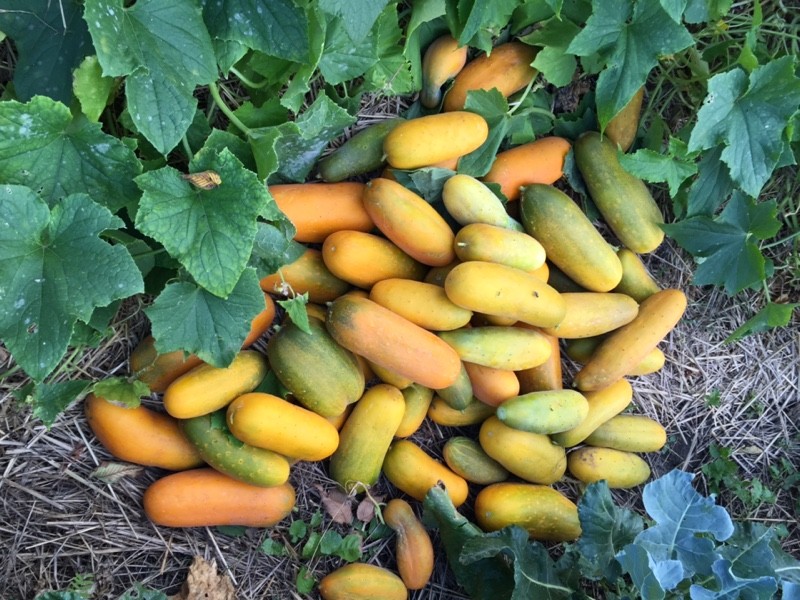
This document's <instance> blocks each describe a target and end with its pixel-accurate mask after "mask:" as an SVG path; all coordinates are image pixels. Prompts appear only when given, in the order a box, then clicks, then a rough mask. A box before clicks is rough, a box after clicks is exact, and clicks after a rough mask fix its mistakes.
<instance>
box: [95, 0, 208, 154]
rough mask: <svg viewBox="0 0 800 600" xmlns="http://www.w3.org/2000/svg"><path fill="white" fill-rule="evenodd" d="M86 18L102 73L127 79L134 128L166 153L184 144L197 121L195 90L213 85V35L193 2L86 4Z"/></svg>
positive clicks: (141, 0)
mask: <svg viewBox="0 0 800 600" xmlns="http://www.w3.org/2000/svg"><path fill="white" fill-rule="evenodd" d="M85 18H86V22H87V23H88V25H89V32H90V33H91V35H92V41H93V42H94V47H95V50H96V52H97V58H98V60H99V61H100V65H101V66H102V67H103V74H104V75H107V76H112V77H119V76H127V80H126V82H125V92H126V94H127V100H128V110H129V111H130V115H131V119H133V123H134V124H135V125H136V128H137V129H138V130H139V131H140V132H141V133H142V134H143V135H144V136H145V138H147V140H148V141H149V142H150V143H151V144H153V146H154V147H155V148H156V149H157V150H158V151H159V152H161V153H162V154H167V153H168V152H169V151H170V150H172V149H173V148H174V147H175V146H177V145H178V142H180V139H181V137H182V136H183V134H184V133H186V130H187V129H188V128H189V125H190V124H191V122H192V119H193V118H194V114H195V109H196V107H197V100H196V99H195V98H194V88H195V87H196V86H197V85H202V84H207V83H211V82H213V81H214V80H215V79H216V77H217V65H216V60H215V56H214V48H213V46H212V44H211V37H210V35H209V33H208V30H207V29H206V26H205V24H204V23H203V19H202V15H201V12H200V8H199V6H198V5H197V4H196V3H195V2H193V1H192V0H172V1H171V2H161V1H160V0H138V1H137V2H136V3H135V4H134V5H133V6H131V7H130V8H126V7H125V4H124V2H123V0H86V8H85Z"/></svg>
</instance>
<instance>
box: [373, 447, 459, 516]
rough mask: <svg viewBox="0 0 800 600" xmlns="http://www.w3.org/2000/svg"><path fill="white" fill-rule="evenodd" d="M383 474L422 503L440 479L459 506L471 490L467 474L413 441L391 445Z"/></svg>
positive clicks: (452, 499)
mask: <svg viewBox="0 0 800 600" xmlns="http://www.w3.org/2000/svg"><path fill="white" fill-rule="evenodd" d="M383 474H384V475H386V479H388V480H389V482H390V483H391V484H392V485H393V486H395V487H396V488H397V489H398V490H400V491H402V492H405V493H406V494H408V495H409V496H411V497H412V498H414V499H416V500H419V501H420V502H422V500H424V499H425V495H426V494H427V493H428V490H430V489H431V488H432V487H434V486H435V485H436V484H437V483H438V482H440V481H441V482H442V483H443V484H444V487H445V490H446V491H447V495H448V496H449V497H450V500H451V501H452V502H453V504H454V505H455V506H456V507H458V506H461V505H462V504H464V501H465V500H466V499H467V493H468V492H469V488H468V486H467V482H466V480H465V479H464V478H463V477H461V476H459V475H456V474H455V473H453V471H451V470H450V469H449V468H448V467H447V466H446V465H444V464H442V463H440V462H439V461H438V460H436V459H435V458H433V457H432V456H430V455H429V454H428V453H426V452H425V451H424V450H423V449H422V448H420V447H419V446H417V445H416V444H415V443H414V442H411V441H409V440H397V441H395V442H394V443H393V444H392V445H391V446H390V447H389V451H388V452H387V453H386V458H385V459H384V461H383Z"/></svg>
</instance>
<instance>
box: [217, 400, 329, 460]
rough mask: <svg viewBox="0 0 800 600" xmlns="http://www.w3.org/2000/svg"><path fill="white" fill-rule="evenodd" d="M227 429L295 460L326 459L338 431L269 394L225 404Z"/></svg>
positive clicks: (324, 420)
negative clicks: (226, 405)
mask: <svg viewBox="0 0 800 600" xmlns="http://www.w3.org/2000/svg"><path fill="white" fill-rule="evenodd" d="M226 418H227V422H228V429H230V431H231V433H232V434H233V435H234V436H236V438H238V439H239V440H241V441H243V442H244V443H245V444H250V445H251V446H257V447H259V448H266V449H267V450H272V451H273V452H277V453H278V454H283V455H284V456H287V457H290V458H295V459H298V460H322V459H323V458H328V457H329V456H330V455H331V454H333V452H334V451H335V450H336V447H337V446H338V445H339V432H338V431H337V430H336V427H335V426H334V425H333V424H332V423H330V422H329V421H327V420H326V419H325V417H322V416H320V415H318V414H317V413H315V412H312V411H310V410H308V409H305V408H303V407H302V406H297V405H296V404H292V403H291V402H287V401H286V400H284V399H283V398H278V397H277V396H273V395H272V394H265V393H262V392H252V393H249V394H242V395H241V396H239V397H238V398H236V400H234V401H233V402H231V403H230V404H229V405H228V412H227V414H226Z"/></svg>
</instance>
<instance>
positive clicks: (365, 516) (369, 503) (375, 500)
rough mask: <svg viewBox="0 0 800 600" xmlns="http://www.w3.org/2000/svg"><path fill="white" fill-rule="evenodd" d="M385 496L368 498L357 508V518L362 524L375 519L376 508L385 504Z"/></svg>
mask: <svg viewBox="0 0 800 600" xmlns="http://www.w3.org/2000/svg"><path fill="white" fill-rule="evenodd" d="M383 499H384V496H366V497H364V499H363V500H361V502H359V503H358V506H357V507H356V518H357V519H358V520H359V521H361V522H362V523H369V522H370V521H372V519H374V518H375V506H376V505H378V504H380V503H381V502H383Z"/></svg>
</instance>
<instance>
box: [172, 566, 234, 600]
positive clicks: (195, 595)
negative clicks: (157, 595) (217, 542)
mask: <svg viewBox="0 0 800 600" xmlns="http://www.w3.org/2000/svg"><path fill="white" fill-rule="evenodd" d="M169 600H236V591H235V590H234V588H233V583H232V582H231V580H230V577H228V576H227V575H220V574H219V573H217V562H216V561H215V560H212V561H211V562H208V561H206V560H205V559H204V558H202V557H201V556H195V557H194V560H193V561H192V564H191V566H190V567H189V573H188V574H187V575H186V581H185V582H184V583H183V586H182V587H181V591H180V592H179V593H177V594H176V595H174V596H170V598H169Z"/></svg>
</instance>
